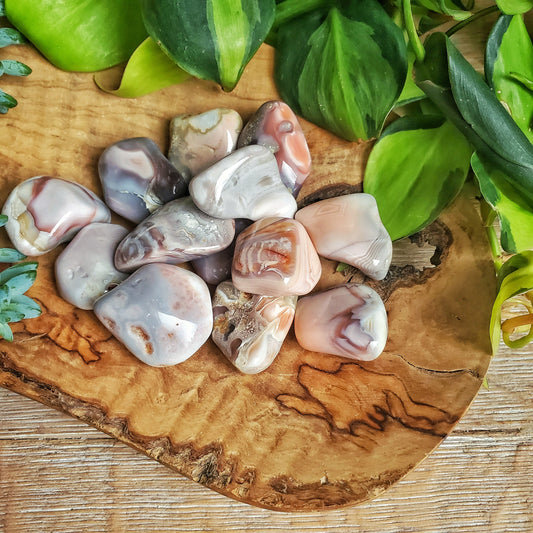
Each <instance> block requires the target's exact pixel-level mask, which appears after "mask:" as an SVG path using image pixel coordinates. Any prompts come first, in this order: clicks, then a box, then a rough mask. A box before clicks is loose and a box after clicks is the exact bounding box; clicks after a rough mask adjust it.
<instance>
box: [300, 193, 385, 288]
mask: <svg viewBox="0 0 533 533" xmlns="http://www.w3.org/2000/svg"><path fill="white" fill-rule="evenodd" d="M295 218H296V220H298V221H300V222H301V223H302V224H303V225H304V226H305V228H306V229H307V231H308V233H309V235H310V236H311V239H312V241H313V244H314V245H315V248H316V250H317V252H318V253H319V254H320V255H322V256H323V257H327V258H328V259H333V260H335V261H342V262H343V263H347V264H349V265H352V266H354V267H356V268H358V269H359V270H361V272H363V273H364V274H366V275H367V276H369V277H371V278H374V279H377V280H381V279H383V278H384V277H385V276H386V275H387V272H388V270H389V266H390V262H391V259H392V241H391V238H390V236H389V234H388V232H387V230H386V229H385V226H383V223H382V222H381V218H380V216H379V211H378V206H377V204H376V200H375V199H374V197H373V196H371V195H370V194H364V193H359V194H348V195H345V196H338V197H336V198H330V199H328V200H322V201H320V202H316V203H314V204H311V205H308V206H307V207H304V208H303V209H300V210H299V211H298V212H297V213H296V215H295Z"/></svg>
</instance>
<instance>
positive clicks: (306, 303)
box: [294, 283, 388, 361]
mask: <svg viewBox="0 0 533 533" xmlns="http://www.w3.org/2000/svg"><path fill="white" fill-rule="evenodd" d="M294 332H295V334H296V339H297V340H298V343H299V344H300V346H301V347H302V348H304V349H306V350H310V351H313V352H323V353H328V354H333V355H340V356H343V357H347V358H349V359H358V360H361V361H372V360H373V359H375V358H376V357H378V356H379V355H380V354H381V352H382V351H383V349H384V348H385V344H386V342H387V332H388V326H387V312H386V311H385V306H384V305H383V302H382V300H381V298H380V297H379V295H378V294H377V293H376V292H375V291H374V290H372V289H371V288H370V287H367V286H366V285H359V284H357V283H350V284H346V285H340V286H337V287H333V288H331V289H329V290H326V291H324V292H320V293H315V294H310V295H309V296H305V297H303V298H300V299H299V300H298V304H297V306H296V316H295V319H294Z"/></svg>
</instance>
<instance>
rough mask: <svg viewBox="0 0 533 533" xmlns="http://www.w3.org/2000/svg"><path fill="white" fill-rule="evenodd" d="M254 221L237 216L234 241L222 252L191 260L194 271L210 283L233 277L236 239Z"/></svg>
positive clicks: (215, 283)
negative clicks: (232, 263)
mask: <svg viewBox="0 0 533 533" xmlns="http://www.w3.org/2000/svg"><path fill="white" fill-rule="evenodd" d="M251 223H252V221H251V220H248V219H247V218H237V219H236V220H235V237H234V238H233V242H232V243H231V244H230V245H229V246H228V247H227V248H225V249H224V250H222V251H221V252H217V253H216V254H211V255H206V256H204V257H200V259H194V260H193V261H191V265H192V267H193V268H194V271H195V272H196V273H197V274H198V275H199V276H200V277H201V278H202V279H203V280H204V281H205V282H206V283H209V284H210V285H218V284H219V283H220V282H221V281H225V280H227V279H230V278H231V262H232V261H233V252H234V251H235V240H236V239H237V237H238V236H239V234H240V233H241V231H243V230H244V228H247V227H248V226H249V225H250V224H251Z"/></svg>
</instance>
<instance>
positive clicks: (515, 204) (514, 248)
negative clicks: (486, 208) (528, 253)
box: [472, 154, 533, 253]
mask: <svg viewBox="0 0 533 533" xmlns="http://www.w3.org/2000/svg"><path fill="white" fill-rule="evenodd" d="M472 169H473V170H474V172H475V174H476V177H477V179H478V182H479V188H480V190H481V194H482V195H483V197H484V198H485V200H486V201H487V202H488V203H489V204H490V205H491V206H492V208H493V209H494V210H495V211H496V213H497V214H498V217H499V219H500V227H501V238H500V241H501V245H502V248H503V249H504V250H505V251H506V252H509V253H517V252H521V251H524V250H527V249H530V248H533V213H532V212H531V211H530V210H529V209H527V207H526V206H524V205H523V202H522V198H521V195H520V194H519V193H518V192H517V191H516V190H515V189H513V188H512V186H511V185H510V184H509V180H508V179H507V178H506V177H505V176H502V175H501V172H500V170H498V169H497V168H495V167H494V166H493V165H491V164H490V163H488V162H487V161H482V160H481V159H480V157H479V156H478V154H474V155H473V156H472Z"/></svg>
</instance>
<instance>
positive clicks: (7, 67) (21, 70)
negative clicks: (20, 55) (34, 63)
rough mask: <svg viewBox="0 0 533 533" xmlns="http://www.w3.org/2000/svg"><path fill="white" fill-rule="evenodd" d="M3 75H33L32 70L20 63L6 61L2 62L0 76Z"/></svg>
mask: <svg viewBox="0 0 533 533" xmlns="http://www.w3.org/2000/svg"><path fill="white" fill-rule="evenodd" d="M2 74H8V75H9V76H27V75H28V74H31V68H30V67H28V65H25V64H24V63H21V62H20V61H14V60H13V59H4V60H2V61H0V75H2Z"/></svg>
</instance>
